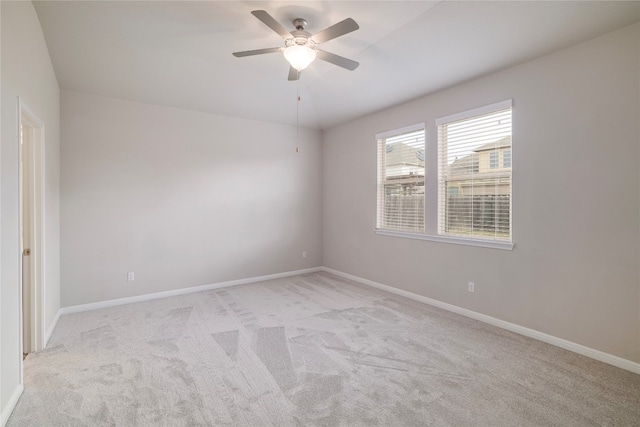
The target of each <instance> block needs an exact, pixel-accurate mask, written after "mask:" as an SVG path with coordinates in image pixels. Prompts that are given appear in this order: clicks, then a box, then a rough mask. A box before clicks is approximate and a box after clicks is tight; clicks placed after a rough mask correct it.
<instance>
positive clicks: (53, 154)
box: [0, 1, 60, 411]
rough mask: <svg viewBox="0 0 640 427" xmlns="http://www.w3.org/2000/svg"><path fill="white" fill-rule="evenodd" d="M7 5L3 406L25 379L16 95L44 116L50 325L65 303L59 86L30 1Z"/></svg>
mask: <svg viewBox="0 0 640 427" xmlns="http://www.w3.org/2000/svg"><path fill="white" fill-rule="evenodd" d="M0 5H1V8H2V144H1V146H0V158H1V161H2V164H1V166H0V170H1V172H2V179H1V185H2V197H1V199H0V207H1V221H0V234H1V236H2V245H1V247H0V248H1V260H0V314H1V315H0V328H1V329H0V337H1V338H2V346H1V353H0V379H1V381H0V382H1V383H2V385H1V388H0V407H1V409H2V410H3V411H4V410H5V409H6V405H7V403H8V401H9V399H10V398H11V396H12V395H13V393H15V391H16V389H17V387H18V384H19V381H20V358H21V357H22V355H21V354H20V340H21V330H20V317H19V316H20V313H19V307H20V268H21V264H20V262H21V261H20V253H19V233H18V227H19V217H18V208H19V206H18V202H19V192H18V173H19V169H18V159H19V157H18V155H19V150H18V136H17V135H18V133H17V132H18V121H17V115H18V111H17V97H18V96H19V97H20V98H21V100H22V101H23V102H24V103H25V104H26V105H27V106H28V107H29V109H30V110H31V111H32V112H33V113H34V114H35V115H36V116H38V118H39V119H40V120H42V121H43V122H44V127H45V135H44V150H45V164H44V168H45V182H46V184H45V189H44V191H45V193H44V198H45V206H44V212H45V219H44V221H45V224H44V226H45V227H44V228H45V231H44V239H45V260H44V262H45V266H44V317H45V319H44V320H45V331H43V332H46V330H48V329H49V328H50V326H51V324H52V321H53V318H54V316H55V315H56V313H57V311H58V309H59V308H60V269H59V268H60V237H59V236H60V178H59V173H60V167H59V165H60V110H59V106H60V101H59V97H60V90H59V88H58V82H57V80H56V76H55V74H54V72H53V67H52V65H51V61H50V59H49V52H48V51H47V46H46V44H45V41H44V37H43V35H42V30H41V29H40V22H39V21H38V16H37V15H36V12H35V10H34V9H33V5H32V4H31V2H6V1H3V2H0Z"/></svg>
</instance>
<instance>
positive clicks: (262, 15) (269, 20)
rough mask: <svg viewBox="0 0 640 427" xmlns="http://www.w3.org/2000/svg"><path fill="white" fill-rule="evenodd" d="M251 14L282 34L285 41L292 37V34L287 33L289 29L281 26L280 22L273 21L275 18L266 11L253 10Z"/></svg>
mask: <svg viewBox="0 0 640 427" xmlns="http://www.w3.org/2000/svg"><path fill="white" fill-rule="evenodd" d="M251 14H252V15H253V16H255V17H256V18H258V19H259V20H261V21H262V23H263V24H264V25H266V26H267V27H269V28H271V29H272V30H273V31H275V32H276V33H278V34H280V37H282V38H283V39H285V40H287V39H290V38H291V37H292V36H291V33H290V32H289V31H287V29H286V28H284V27H283V26H282V25H280V23H279V22H278V21H276V20H275V19H273V17H272V16H271V15H269V14H268V13H267V11H266V10H253V11H251Z"/></svg>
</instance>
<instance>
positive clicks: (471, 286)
mask: <svg viewBox="0 0 640 427" xmlns="http://www.w3.org/2000/svg"><path fill="white" fill-rule="evenodd" d="M475 291H476V284H475V283H473V282H469V292H475Z"/></svg>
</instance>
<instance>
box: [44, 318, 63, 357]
mask: <svg viewBox="0 0 640 427" xmlns="http://www.w3.org/2000/svg"><path fill="white" fill-rule="evenodd" d="M61 314H62V309H59V310H58V312H57V313H56V315H55V316H54V317H53V321H52V322H51V325H49V328H48V329H47V332H46V333H45V334H44V348H47V344H49V340H50V339H51V335H52V334H53V330H54V329H55V328H56V325H57V324H58V320H60V315H61Z"/></svg>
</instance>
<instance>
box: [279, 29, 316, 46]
mask: <svg viewBox="0 0 640 427" xmlns="http://www.w3.org/2000/svg"><path fill="white" fill-rule="evenodd" d="M291 35H292V36H293V37H292V38H290V39H288V40H285V42H284V44H285V46H287V47H289V46H293V45H298V46H308V47H310V48H312V49H313V48H314V47H315V46H316V45H317V43H316V42H314V41H313V40H312V39H311V33H309V32H308V31H303V30H296V31H291Z"/></svg>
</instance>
